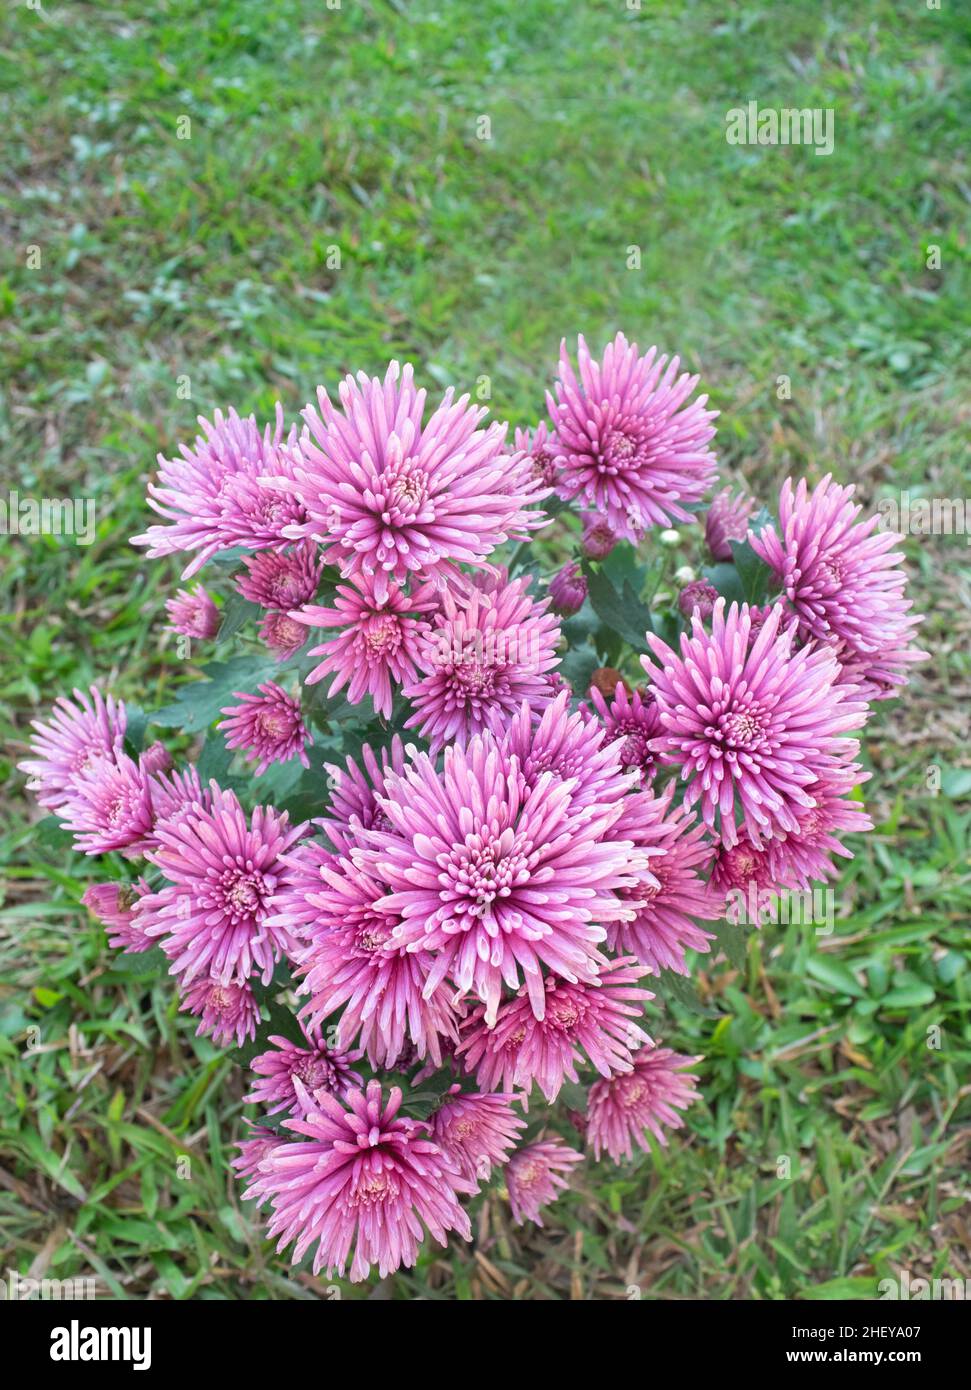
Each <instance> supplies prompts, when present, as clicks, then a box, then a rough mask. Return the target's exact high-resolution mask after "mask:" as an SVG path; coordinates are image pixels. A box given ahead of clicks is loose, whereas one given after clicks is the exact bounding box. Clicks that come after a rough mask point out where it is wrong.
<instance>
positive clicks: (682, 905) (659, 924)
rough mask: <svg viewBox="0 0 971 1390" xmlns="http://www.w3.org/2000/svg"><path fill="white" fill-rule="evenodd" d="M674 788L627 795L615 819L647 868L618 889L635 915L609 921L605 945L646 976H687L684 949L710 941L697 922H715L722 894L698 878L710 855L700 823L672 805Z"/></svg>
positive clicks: (720, 910) (698, 947)
mask: <svg viewBox="0 0 971 1390" xmlns="http://www.w3.org/2000/svg"><path fill="white" fill-rule="evenodd" d="M674 789H675V784H674V783H673V782H669V783H668V785H667V787H666V788H665V790H664V792H662V793H661V795H660V796H652V795H651V793H650V792H641V793H639V794H638V795H637V796H633V797H629V798H628V799H627V801H626V803H625V806H624V814H623V815H622V816H621V818H620V820H619V821H618V822H617V826H618V833H619V834H623V835H626V836H628V837H629V838H630V839H631V840H633V842H634V844H635V845H637V846H638V848H640V849H643V850H644V851H645V852H647V853H650V855H651V859H650V873H649V874H647V875H645V876H644V877H643V878H642V879H640V880H639V881H638V883H637V884H636V885H635V887H633V888H626V889H623V890H622V892H621V897H622V898H624V900H625V901H626V902H628V903H629V904H630V905H631V906H632V907H634V908H636V915H635V916H634V917H633V918H631V919H630V920H629V921H622V922H613V923H611V925H610V927H609V928H608V929H607V941H608V944H609V946H610V949H611V950H613V951H622V952H623V953H624V954H625V955H633V956H635V957H636V958H637V959H638V960H639V961H641V962H642V963H643V965H644V966H645V968H646V969H647V970H649V971H650V972H651V974H652V975H659V974H660V973H661V971H662V970H673V971H675V973H676V974H678V975H687V974H688V967H687V964H686V961H685V954H684V953H685V950H686V949H688V948H689V947H690V949H691V950H693V951H702V952H706V951H708V950H709V949H710V947H709V942H710V941H712V940H713V938H712V936H711V934H710V933H708V932H706V931H703V930H702V929H701V928H700V927H699V926H698V921H699V920H700V921H704V922H717V921H718V920H719V919H720V918H721V916H722V914H723V911H724V905H725V900H724V895H723V894H722V893H719V892H718V891H717V890H716V889H714V888H712V887H711V886H710V885H709V884H707V883H706V882H705V881H704V879H703V878H702V877H701V873H702V871H705V870H707V868H708V866H709V864H710V863H711V859H712V847H711V845H710V844H709V843H708V841H707V839H706V838H705V831H704V826H703V825H696V824H695V820H694V817H693V816H692V815H691V814H690V812H688V811H686V810H685V808H684V807H683V806H682V805H681V804H680V803H678V804H677V805H674V806H673V807H672V798H673V796H674Z"/></svg>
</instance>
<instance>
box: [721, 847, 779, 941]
mask: <svg viewBox="0 0 971 1390" xmlns="http://www.w3.org/2000/svg"><path fill="white" fill-rule="evenodd" d="M776 843H777V841H775V840H767V841H766V842H765V846H764V848H763V849H756V848H755V846H754V845H751V844H749V842H748V841H747V840H741V841H739V843H738V844H737V845H734V846H733V847H732V848H731V849H726V848H725V846H724V845H721V846H719V848H718V851H717V853H716V854H715V857H714V860H713V861H712V867H711V878H710V880H709V882H710V885H711V888H712V890H713V892H716V893H719V894H720V895H721V896H722V897H723V898H724V902H725V917H726V920H727V921H729V922H732V923H734V924H735V925H738V924H739V923H745V924H748V925H751V926H762V925H763V924H764V923H765V922H767V921H768V920H770V916H771V911H772V906H773V904H774V902H775V897H776V895H777V894H778V893H780V892H782V890H783V889H786V888H795V887H796V884H795V883H794V882H792V881H790V879H789V877H788V868H787V866H786V865H782V866H780V864H779V861H778V858H777V857H774V856H773V855H770V852H769V851H770V846H772V845H774V844H776ZM780 867H781V872H780Z"/></svg>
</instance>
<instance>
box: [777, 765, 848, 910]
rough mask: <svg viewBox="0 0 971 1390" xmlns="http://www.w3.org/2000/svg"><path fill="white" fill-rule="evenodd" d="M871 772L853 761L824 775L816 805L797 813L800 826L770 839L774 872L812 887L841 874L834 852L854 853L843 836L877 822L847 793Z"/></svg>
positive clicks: (789, 881)
mask: <svg viewBox="0 0 971 1390" xmlns="http://www.w3.org/2000/svg"><path fill="white" fill-rule="evenodd" d="M869 776H870V774H869V773H868V772H863V771H862V769H861V768H859V767H857V766H856V765H853V766H851V767H849V768H845V769H843V770H842V772H841V773H840V774H838V775H833V776H827V777H823V778H822V779H821V780H820V781H819V782H817V783H815V784H814V786H813V788H812V792H813V800H814V802H815V805H814V806H812V807H810V808H808V809H800V810H799V811H797V813H796V819H797V821H798V822H799V828H798V830H796V831H794V832H791V833H790V834H787V835H784V836H781V837H780V838H779V839H777V840H769V841H768V843H767V845H766V849H767V851H768V856H769V865H770V871H771V873H772V875H773V876H774V877H775V879H776V880H777V881H778V882H782V883H785V884H786V886H788V887H793V888H808V887H809V886H810V884H811V883H812V881H813V880H818V881H823V882H825V880H826V879H829V878H835V877H836V876H837V872H838V871H837V869H836V866H835V865H834V864H833V861H832V859H831V857H830V856H831V855H834V854H838V855H840V856H841V857H842V858H844V859H852V858H853V854H852V852H851V851H850V850H848V849H847V848H846V846H845V845H844V844H843V841H842V840H841V839H840V838H839V837H840V836H841V835H843V834H846V833H848V832H852V833H854V834H859V833H861V832H862V831H864V830H872V829H873V822H872V820H871V819H870V817H869V816H868V815H867V812H866V810H865V808H864V807H863V805H862V804H861V803H860V802H859V801H853V800H851V799H850V798H849V797H848V796H847V795H846V793H847V792H849V791H850V790H852V788H853V787H854V786H856V785H857V784H858V783H860V782H863V781H865V780H867V778H869Z"/></svg>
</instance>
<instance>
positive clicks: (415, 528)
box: [283, 362, 546, 602]
mask: <svg viewBox="0 0 971 1390" xmlns="http://www.w3.org/2000/svg"><path fill="white" fill-rule="evenodd" d="M339 395H340V409H337V408H335V406H334V405H333V403H332V401H331V400H330V398H329V396H328V395H327V392H326V391H325V390H324V389H323V387H321V388H320V389H319V390H318V392H317V404H318V407H319V413H318V411H317V410H315V409H314V407H313V406H308V407H307V408H306V410H305V411H304V412H303V416H304V420H305V421H306V424H307V429H306V430H305V432H304V434H303V436H302V438H301V440H300V442H299V445H298V447H297V449H296V450H295V451H294V455H293V458H294V471H293V478H294V481H293V483H292V484H286V483H285V482H284V484H283V485H285V486H288V487H289V489H290V490H291V491H292V492H295V493H296V495H297V496H299V498H300V499H301V500H302V501H303V502H304V503H305V504H306V506H307V511H308V514H309V516H308V521H307V523H306V525H305V526H303V527H302V528H294V529H293V531H292V532H291V534H293V535H296V534H298V533H300V534H304V535H307V536H311V537H313V538H314V539H316V540H319V541H320V542H321V543H322V544H323V545H324V546H325V548H326V549H325V555H326V558H327V560H328V561H330V562H332V563H334V564H337V565H339V566H340V568H341V573H342V574H343V576H344V578H345V579H346V578H348V577H349V576H351V575H355V574H358V573H361V572H363V573H364V574H366V575H371V576H373V579H374V593H375V597H376V598H377V599H378V601H379V602H380V601H381V600H382V599H383V598H384V594H385V586H386V585H388V584H389V583H390V582H391V581H395V582H396V583H398V584H404V583H405V581H406V580H407V579H408V577H409V575H416V576H419V577H421V578H429V577H431V576H432V575H435V576H437V577H443V576H445V575H449V574H454V573H455V572H456V570H455V566H456V565H457V564H458V563H459V562H464V563H466V564H471V565H477V564H481V563H482V562H483V561H485V560H486V559H487V558H488V556H489V555H490V554H491V553H492V551H493V550H495V549H496V547H497V546H499V545H501V544H502V542H503V541H506V540H509V539H511V538H515V539H518V540H525V539H526V538H527V536H528V534H529V531H530V529H532V528H534V527H536V526H538V525H542V524H544V522H545V520H546V518H545V517H544V516H543V514H542V513H541V512H534V511H530V510H529V507H530V506H531V504H532V503H534V502H536V501H538V500H539V499H540V498H541V497H543V496H545V495H546V491H545V490H544V489H542V488H541V487H540V486H539V484H538V483H537V482H536V480H535V479H534V478H533V477H532V463H531V460H530V459H528V458H525V457H523V456H521V455H518V454H513V455H510V454H509V453H508V452H507V451H506V448H505V442H504V441H505V433H506V426H505V425H500V424H492V425H490V426H489V427H488V428H487V429H481V430H480V429H478V428H477V426H478V424H479V422H480V420H481V419H482V417H483V416H484V415H485V414H486V413H487V412H486V411H485V409H483V408H479V407H473V406H470V405H469V400H468V396H462V397H461V399H460V400H457V401H453V399H452V391H451V389H449V390H448V391H447V392H446V393H445V398H444V400H443V402H442V404H441V405H440V406H439V407H438V409H437V410H436V411H435V412H434V413H433V414H432V416H431V417H430V418H429V419H428V420H427V421H424V419H423V417H424V413H425V392H424V391H423V390H421V391H418V390H416V389H415V385H414V381H413V376H412V369H411V367H410V366H405V368H404V370H403V371H402V370H401V369H400V368H399V366H398V363H397V362H392V363H391V365H390V366H389V368H388V370H387V373H386V375H385V378H384V381H383V382H382V381H380V380H378V379H377V378H376V377H374V378H370V379H369V378H368V377H367V376H366V375H365V374H364V373H363V372H361V373H359V374H358V377H357V379H356V380H355V379H354V377H351V376H348V377H346V378H345V380H344V381H343V382H342V383H341V386H340V391H339Z"/></svg>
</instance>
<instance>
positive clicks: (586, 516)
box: [580, 512, 620, 560]
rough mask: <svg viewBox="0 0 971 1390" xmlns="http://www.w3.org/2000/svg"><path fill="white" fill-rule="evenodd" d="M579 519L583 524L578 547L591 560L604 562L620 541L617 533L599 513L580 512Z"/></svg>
mask: <svg viewBox="0 0 971 1390" xmlns="http://www.w3.org/2000/svg"><path fill="white" fill-rule="evenodd" d="M580 519H581V521H582V522H583V535H582V536H581V537H580V545H581V546H582V548H583V553H584V555H589V557H590V559H591V560H605V559H606V558H607V556H608V555H609V554H610V552H611V551H612V550H613V548H614V546H615V545H616V544H617V542H618V540H620V537H619V536H618V535H617V532H616V531H615V530H614V528H613V527H612V526H611V525H610V522H609V521H608V520H607V518H606V517H605V516H601V514H600V512H581V513H580Z"/></svg>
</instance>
